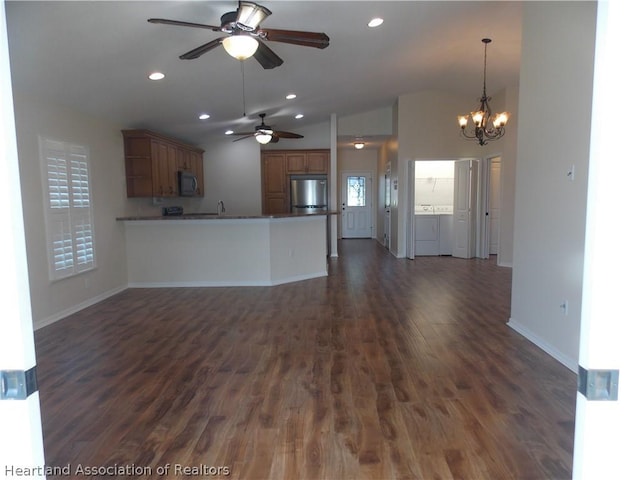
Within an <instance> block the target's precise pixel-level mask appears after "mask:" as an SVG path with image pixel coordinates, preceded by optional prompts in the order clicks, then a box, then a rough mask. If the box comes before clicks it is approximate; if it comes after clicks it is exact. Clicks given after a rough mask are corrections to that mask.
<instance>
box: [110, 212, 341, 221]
mask: <svg viewBox="0 0 640 480" xmlns="http://www.w3.org/2000/svg"><path fill="white" fill-rule="evenodd" d="M337 214H338V212H336V211H331V210H330V211H326V212H316V213H276V214H273V215H230V214H227V213H223V214H222V215H218V214H217V213H184V214H182V215H146V216H144V215H142V216H131V217H117V218H116V220H118V221H139V220H238V219H254V218H296V217H318V216H323V215H337Z"/></svg>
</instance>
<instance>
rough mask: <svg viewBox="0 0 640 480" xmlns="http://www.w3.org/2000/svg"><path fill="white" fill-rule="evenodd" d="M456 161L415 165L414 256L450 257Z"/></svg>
mask: <svg viewBox="0 0 640 480" xmlns="http://www.w3.org/2000/svg"><path fill="white" fill-rule="evenodd" d="M454 176H455V162H454V161H449V160H443V161H416V162H415V187H414V188H415V190H414V192H415V195H414V197H415V203H414V213H415V255H416V256H424V255H451V254H452V243H453V242H452V236H453V199H454Z"/></svg>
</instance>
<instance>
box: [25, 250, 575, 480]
mask: <svg viewBox="0 0 640 480" xmlns="http://www.w3.org/2000/svg"><path fill="white" fill-rule="evenodd" d="M339 248H340V250H339V252H340V257H339V258H337V259H335V258H333V259H330V260H329V276H328V277H326V278H320V279H313V280H307V281H301V282H296V283H293V284H289V285H282V286H276V287H264V288H262V287H244V288H176V289H129V290H126V291H124V292H122V293H120V294H118V295H115V296H113V297H111V298H109V299H107V300H106V301H103V302H101V303H99V304H97V305H94V306H92V307H90V308H87V309H85V310H83V311H81V312H79V313H76V314H74V315H72V316H70V317H68V318H66V319H64V320H61V321H59V322H57V323H55V324H53V325H50V326H48V327H45V328H42V329H40V330H38V331H37V332H36V350H37V357H38V375H39V382H40V397H41V404H42V416H43V431H44V443H45V456H46V464H47V466H49V467H51V466H57V467H63V466H69V467H70V469H71V474H72V476H73V473H74V472H75V471H76V469H77V468H78V465H81V466H82V467H83V468H93V469H94V470H93V471H92V472H91V473H104V474H105V475H102V478H117V476H115V477H114V476H112V475H110V474H111V473H114V470H111V471H107V470H103V471H99V470H97V469H98V468H99V467H114V466H116V465H117V466H118V467H119V468H130V469H131V468H133V467H132V465H133V464H135V465H136V466H137V467H138V468H143V467H144V468H146V469H147V470H146V471H145V472H143V473H144V474H143V475H140V478H176V477H181V476H182V477H183V478H234V479H248V480H252V479H278V480H280V479H292V480H302V479H330V480H334V479H335V480H342V479H400V478H402V479H405V478H417V479H427V480H431V479H433V480H435V479H464V480H481V479H490V480H503V479H531V480H542V479H553V480H560V479H569V478H571V464H572V450H573V429H574V414H575V392H576V378H575V375H574V374H573V373H572V372H570V371H569V370H568V369H566V368H565V367H564V366H562V365H561V364H559V363H558V362H556V361H555V360H553V359H552V358H551V357H549V356H548V355H546V354H545V353H543V352H542V351H541V350H539V349H538V348H537V347H535V346H534V345H533V344H531V343H529V342H528V341H527V340H525V339H524V338H523V337H521V336H520V335H518V334H517V333H516V332H514V331H513V330H512V329H510V328H509V327H507V326H506V325H505V323H506V322H507V320H508V318H509V310H510V308H509V305H510V287H511V270H510V269H508V268H501V267H497V266H496V264H495V259H490V260H479V259H472V260H462V259H456V258H451V257H420V258H417V259H416V260H415V261H411V260H406V259H396V258H394V257H393V256H391V255H390V254H389V253H388V252H387V251H386V250H385V249H384V248H382V247H381V246H380V245H378V244H377V243H376V242H375V241H373V240H344V241H341V242H340V245H339ZM165 465H168V466H169V472H168V475H165V476H161V475H160V473H162V468H163V467H164V466H165ZM218 467H220V468H218ZM188 468H192V469H195V470H187V469H188ZM181 469H182V470H181ZM216 469H217V470H216ZM121 471H122V470H121ZM149 471H151V472H152V474H151V475H148V473H149ZM216 472H217V475H218V476H217V477H216V476H214V475H213V473H216ZM116 473H117V472H116ZM225 473H228V475H225ZM90 476H92V475H86V476H82V478H89V477H90ZM93 476H94V477H95V478H99V477H101V476H100V475H93ZM120 477H121V478H124V476H123V475H120ZM50 478H58V477H57V476H51V477H50ZM60 478H68V477H62V476H60ZM129 478H131V477H129Z"/></svg>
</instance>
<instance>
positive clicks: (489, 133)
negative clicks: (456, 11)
mask: <svg viewBox="0 0 640 480" xmlns="http://www.w3.org/2000/svg"><path fill="white" fill-rule="evenodd" d="M482 43H484V77H483V79H482V97H480V107H479V108H478V110H476V111H475V112H471V113H469V114H467V115H458V125H460V134H461V135H462V136H463V137H465V138H468V139H470V140H477V141H478V143H479V144H480V145H486V144H487V142H489V141H491V140H496V139H498V138H500V137H502V136H503V135H504V132H505V129H504V127H505V125H506V124H507V120H509V113H507V112H502V113H496V114H495V115H494V116H493V117H492V116H491V107H490V106H489V100H491V97H487V45H488V44H489V43H491V39H490V38H483V39H482ZM469 119H471V123H469ZM467 127H469V128H467Z"/></svg>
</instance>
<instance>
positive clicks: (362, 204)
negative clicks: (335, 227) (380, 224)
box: [342, 172, 373, 238]
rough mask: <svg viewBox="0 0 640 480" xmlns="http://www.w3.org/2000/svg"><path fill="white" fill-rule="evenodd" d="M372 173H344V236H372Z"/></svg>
mask: <svg viewBox="0 0 640 480" xmlns="http://www.w3.org/2000/svg"><path fill="white" fill-rule="evenodd" d="M371 178H372V175H371V173H368V172H365V173H343V174H342V238H371V237H372V235H373V229H372V224H371V212H372V208H371V186H372V182H371Z"/></svg>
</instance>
